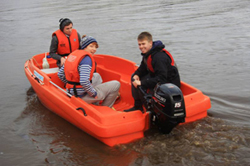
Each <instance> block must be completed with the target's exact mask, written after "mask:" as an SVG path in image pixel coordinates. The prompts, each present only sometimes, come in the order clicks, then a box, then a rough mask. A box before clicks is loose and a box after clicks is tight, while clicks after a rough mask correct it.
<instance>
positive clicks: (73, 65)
mask: <svg viewBox="0 0 250 166" xmlns="http://www.w3.org/2000/svg"><path fill="white" fill-rule="evenodd" d="M85 56H89V57H90V58H91V60H92V68H91V71H90V77H89V80H92V77H93V74H94V71H95V60H94V58H93V56H92V55H91V54H90V53H89V52H87V51H84V50H75V51H74V52H72V53H71V54H70V55H69V56H68V58H67V59H66V61H65V64H64V72H65V78H66V80H67V82H68V83H67V85H66V87H67V88H68V89H70V88H75V87H76V85H78V86H77V87H76V88H82V86H81V85H80V75H79V71H78V65H79V64H80V62H81V61H82V59H83V58H84V57H85Z"/></svg>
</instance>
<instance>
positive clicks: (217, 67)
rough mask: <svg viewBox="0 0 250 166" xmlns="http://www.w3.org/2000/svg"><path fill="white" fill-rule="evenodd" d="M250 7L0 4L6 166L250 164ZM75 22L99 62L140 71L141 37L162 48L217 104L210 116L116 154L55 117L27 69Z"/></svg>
mask: <svg viewBox="0 0 250 166" xmlns="http://www.w3.org/2000/svg"><path fill="white" fill-rule="evenodd" d="M249 15H250V1H249V0H241V1H238V0H169V1H166V0H165V1H164V0H155V1H149V0H138V1H133V0H127V1H126V2H125V1H124V2H123V1H115V0H97V1H90V0H85V1H80V0H71V1H66V0H64V1H61V2H59V1H57V2H54V1H48V0H43V1H38V0H23V1H20V0H11V1H9V0H1V1H0V21H1V26H0V38H1V45H0V51H1V57H0V58H1V61H0V71H1V72H0V74H1V84H0V92H1V95H0V113H1V116H0V132H1V135H0V163H1V164H0V165H21V166H22V165H114V166H116V165H119V166H120V165H121V166H123V165H124V166H125V165H131V166H137V165H146V166H147V165H157V166H158V165H164V166H165V165H171V166H181V165H185V166H193V165H199V166H200V165H209V166H213V165H216V166H218V165H228V166H229V165H244V166H245V165H250V123H249V118H250V74H249V73H250V20H249ZM61 17H68V18H70V19H71V20H72V21H73V23H74V28H76V29H77V30H78V31H79V32H80V34H81V35H83V34H87V35H91V36H94V37H95V38H96V39H97V40H98V42H99V46H100V47H99V49H98V51H97V53H101V54H111V55H115V56H119V57H123V58H126V59H129V60H133V61H135V62H136V63H139V62H140V60H141V56H140V51H139V49H138V46H137V41H136V38H137V35H138V34H139V33H140V32H142V31H149V32H151V33H152V34H153V37H154V40H162V41H163V42H164V43H165V45H166V48H167V49H168V50H169V51H170V52H171V53H172V55H173V56H174V58H175V60H176V61H177V63H178V67H179V71H180V74H181V79H182V80H183V81H185V82H187V83H188V84H191V85H192V86H194V87H196V88H198V89H200V90H201V91H202V92H203V93H204V94H206V95H208V96H209V97H210V98H211V103H212V108H211V109H210V110H208V117H206V118H204V119H202V120H199V121H196V122H194V123H190V124H186V125H181V126H178V127H176V128H175V129H174V130H173V131H172V133H171V134H169V135H162V134H159V133H157V132H156V131H154V130H149V131H147V132H146V133H145V138H143V139H141V140H138V141H136V142H133V143H130V144H126V145H119V146H115V147H108V146H106V145H104V144H103V143H101V142H99V141H98V140H96V139H94V138H92V137H91V136H89V135H87V134H86V133H84V132H82V131H81V130H79V129H78V128H76V127H75V126H73V125H71V124H70V123H68V122H66V121H65V120H64V119H62V118H60V117H58V116H57V115H55V114H54V113H52V112H50V111H49V110H47V109H46V108H45V107H44V106H43V105H41V103H40V102H39V99H38V98H37V96H36V94H35V93H34V91H33V89H32V88H31V86H30V84H29V82H28V80H27V78H26V77H25V74H24V69H23V66H24V62H25V61H26V60H28V59H29V58H31V57H32V56H33V55H35V54H39V53H42V52H47V51H48V50H49V45H50V40H51V34H52V32H54V31H55V30H57V29H58V20H59V19H60V18H61Z"/></svg>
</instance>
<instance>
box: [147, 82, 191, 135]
mask: <svg viewBox="0 0 250 166" xmlns="http://www.w3.org/2000/svg"><path fill="white" fill-rule="evenodd" d="M152 108H153V116H152V117H153V118H152V120H153V122H154V123H155V124H156V125H157V126H158V127H159V129H160V131H161V132H163V133H166V134H168V133H170V132H171V131H172V129H173V128H174V127H175V126H177V125H178V124H179V123H183V122H185V117H186V110H185V103H184V97H183V94H182V91H181V90H180V88H179V87H177V86H176V85H174V84H171V83H166V84H161V85H157V86H156V87H155V89H154V94H153V100H152Z"/></svg>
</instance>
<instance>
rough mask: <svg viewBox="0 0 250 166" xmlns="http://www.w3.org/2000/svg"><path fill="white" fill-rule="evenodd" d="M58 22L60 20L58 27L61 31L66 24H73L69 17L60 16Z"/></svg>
mask: <svg viewBox="0 0 250 166" xmlns="http://www.w3.org/2000/svg"><path fill="white" fill-rule="evenodd" d="M59 22H60V24H59V28H60V30H61V31H62V32H63V29H64V27H65V26H68V25H69V24H72V25H73V22H72V21H71V20H70V19H68V18H61V19H60V20H59Z"/></svg>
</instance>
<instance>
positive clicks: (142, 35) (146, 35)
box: [137, 32, 153, 42]
mask: <svg viewBox="0 0 250 166" xmlns="http://www.w3.org/2000/svg"><path fill="white" fill-rule="evenodd" d="M137 40H139V41H141V40H148V41H149V42H150V41H153V37H152V35H151V34H150V33H149V32H142V33H140V34H139V35H138V37H137Z"/></svg>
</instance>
